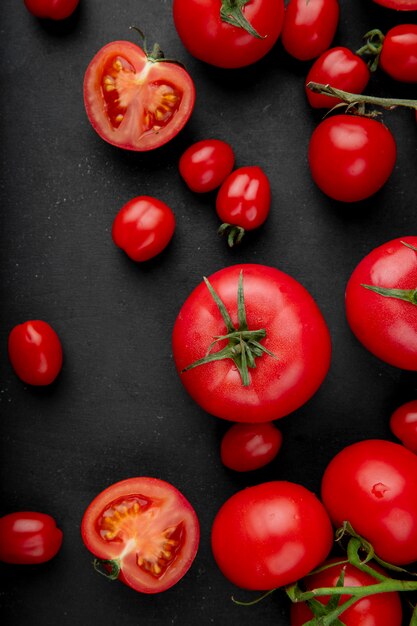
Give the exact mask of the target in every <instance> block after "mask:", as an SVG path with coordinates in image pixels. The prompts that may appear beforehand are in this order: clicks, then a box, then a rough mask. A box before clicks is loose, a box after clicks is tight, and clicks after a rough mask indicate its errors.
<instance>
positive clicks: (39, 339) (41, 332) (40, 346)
mask: <svg viewBox="0 0 417 626" xmlns="http://www.w3.org/2000/svg"><path fill="white" fill-rule="evenodd" d="M8 351H9V359H10V363H11V364H12V367H13V369H14V371H15V372H16V374H17V375H18V376H19V378H20V379H21V380H23V382H25V383H28V384H29V385H37V386H40V385H49V384H50V383H52V382H53V381H54V380H55V378H56V377H57V376H58V374H59V372H60V371H61V367H62V347H61V342H60V341H59V337H58V335H57V334H56V332H55V331H54V329H53V328H52V327H51V326H50V325H49V324H47V322H43V321H41V320H29V321H28V322H24V323H23V324H19V325H18V326H15V327H14V328H13V329H12V331H11V333H10V335H9V342H8Z"/></svg>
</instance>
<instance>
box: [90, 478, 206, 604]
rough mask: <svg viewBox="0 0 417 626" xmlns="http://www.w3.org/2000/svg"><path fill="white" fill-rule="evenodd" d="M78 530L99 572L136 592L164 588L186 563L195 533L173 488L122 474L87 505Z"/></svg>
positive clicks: (190, 512)
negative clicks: (96, 562)
mask: <svg viewBox="0 0 417 626" xmlns="http://www.w3.org/2000/svg"><path fill="white" fill-rule="evenodd" d="M81 535H82V538H83V541H84V543H85V545H86V547H87V548H88V549H89V550H90V552H92V553H93V554H94V555H95V556H96V557H97V558H98V559H100V560H101V561H102V565H103V568H104V570H103V572H102V573H105V571H106V570H108V571H110V570H111V572H112V574H114V571H116V572H117V575H110V576H109V577H111V578H118V579H119V580H121V581H122V582H124V583H125V584H126V585H128V586H129V587H132V588H133V589H135V590H136V591H140V592H142V593H158V592H160V591H165V590H166V589H169V587H172V586H173V585H175V583H177V582H178V581H179V580H180V579H181V578H182V577H183V576H184V574H185V573H186V572H187V571H188V569H189V568H190V566H191V564H192V562H193V560H194V558H195V555H196V553H197V549H198V543H199V538H200V531H199V523H198V518H197V515H196V513H195V511H194V509H193V507H192V506H191V504H190V503H189V502H188V500H186V498H185V497H184V496H183V495H182V494H181V492H180V491H178V489H176V488H175V487H174V486H173V485H171V484H170V483H167V482H165V481H163V480H160V479H158V478H149V477H139V478H128V479H126V480H122V481H120V482H118V483H115V484H114V485H111V486H110V487H108V488H107V489H105V490H104V491H102V492H101V493H100V494H99V495H98V496H97V497H96V498H95V499H94V500H93V501H92V502H91V504H90V505H89V507H88V508H87V510H86V512H85V514H84V517H83V520H82V524H81Z"/></svg>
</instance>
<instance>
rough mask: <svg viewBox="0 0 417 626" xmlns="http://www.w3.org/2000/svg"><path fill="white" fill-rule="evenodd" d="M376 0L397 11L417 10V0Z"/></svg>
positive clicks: (377, 2) (375, 0)
mask: <svg viewBox="0 0 417 626" xmlns="http://www.w3.org/2000/svg"><path fill="white" fill-rule="evenodd" d="M374 2H376V4H381V5H382V6H383V7H387V8H388V9H395V10H396V11H417V0H374Z"/></svg>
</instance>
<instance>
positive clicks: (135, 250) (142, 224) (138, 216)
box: [112, 196, 175, 261]
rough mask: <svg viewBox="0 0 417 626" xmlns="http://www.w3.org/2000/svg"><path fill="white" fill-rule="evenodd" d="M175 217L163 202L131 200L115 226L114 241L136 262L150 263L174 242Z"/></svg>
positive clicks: (148, 197)
mask: <svg viewBox="0 0 417 626" xmlns="http://www.w3.org/2000/svg"><path fill="white" fill-rule="evenodd" d="M174 230H175V217H174V214H173V212H172V210H171V209H170V208H169V206H167V205H166V204H165V203H164V202H161V200H157V198H151V197H150V196H138V197H137V198H132V200H129V202H127V203H126V204H125V205H124V206H123V207H122V208H121V209H120V211H119V212H118V214H117V215H116V218H115V220H114V222H113V227H112V238H113V241H114V243H115V244H116V246H118V247H119V248H122V250H124V251H125V252H126V254H127V255H128V256H129V257H130V258H131V259H132V260H133V261H148V259H152V258H153V257H154V256H156V255H157V254H159V253H160V252H162V250H164V248H166V246H167V245H168V244H169V242H170V241H171V239H172V236H173V234H174Z"/></svg>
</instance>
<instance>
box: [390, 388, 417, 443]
mask: <svg viewBox="0 0 417 626" xmlns="http://www.w3.org/2000/svg"><path fill="white" fill-rule="evenodd" d="M389 425H390V428H391V431H392V433H393V434H394V435H395V436H396V437H398V439H399V440H400V441H401V443H402V444H403V446H405V447H406V448H408V449H409V450H411V452H415V454H417V400H411V402H406V403H405V404H402V405H401V406H400V407H398V409H396V410H395V411H394V413H393V414H392V415H391V419H390V423H389Z"/></svg>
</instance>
